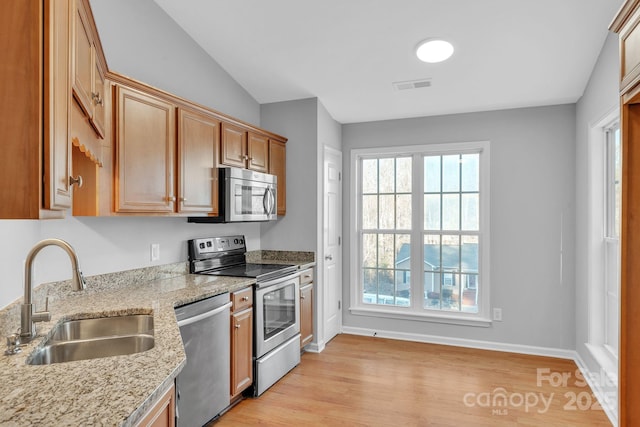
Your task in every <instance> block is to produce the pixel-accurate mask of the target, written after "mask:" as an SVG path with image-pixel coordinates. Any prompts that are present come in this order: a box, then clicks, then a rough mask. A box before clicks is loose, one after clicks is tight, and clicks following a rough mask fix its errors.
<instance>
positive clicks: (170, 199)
mask: <svg viewBox="0 0 640 427" xmlns="http://www.w3.org/2000/svg"><path fill="white" fill-rule="evenodd" d="M164 200H165V202H175V201H176V198H175V197H174V196H169V197H165V198H164Z"/></svg>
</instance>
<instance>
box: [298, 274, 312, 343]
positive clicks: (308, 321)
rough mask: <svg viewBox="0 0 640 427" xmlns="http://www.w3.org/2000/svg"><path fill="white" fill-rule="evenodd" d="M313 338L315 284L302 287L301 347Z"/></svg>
mask: <svg viewBox="0 0 640 427" xmlns="http://www.w3.org/2000/svg"><path fill="white" fill-rule="evenodd" d="M312 339H313V284H309V285H307V286H303V287H301V288H300V347H301V348H302V347H304V346H305V345H307V344H309V343H310V342H311V340H312Z"/></svg>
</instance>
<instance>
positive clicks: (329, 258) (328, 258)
mask: <svg viewBox="0 0 640 427" xmlns="http://www.w3.org/2000/svg"><path fill="white" fill-rule="evenodd" d="M324 259H326V260H327V261H331V260H332V259H333V256H331V255H327V256H326V257H324Z"/></svg>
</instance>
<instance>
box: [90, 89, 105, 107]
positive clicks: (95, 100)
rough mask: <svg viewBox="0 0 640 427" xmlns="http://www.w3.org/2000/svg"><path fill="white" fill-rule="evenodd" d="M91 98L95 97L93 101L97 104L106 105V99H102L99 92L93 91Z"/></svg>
mask: <svg viewBox="0 0 640 427" xmlns="http://www.w3.org/2000/svg"><path fill="white" fill-rule="evenodd" d="M91 99H93V102H94V103H95V104H96V105H104V100H103V99H102V97H101V96H100V94H99V93H96V92H91Z"/></svg>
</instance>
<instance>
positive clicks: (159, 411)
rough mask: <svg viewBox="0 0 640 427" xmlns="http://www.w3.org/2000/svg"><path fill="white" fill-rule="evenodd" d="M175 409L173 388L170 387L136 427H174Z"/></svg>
mask: <svg viewBox="0 0 640 427" xmlns="http://www.w3.org/2000/svg"><path fill="white" fill-rule="evenodd" d="M175 407H176V404H175V387H174V386H173V385H172V386H171V387H170V388H169V390H167V391H166V392H165V393H164V394H163V395H162V397H160V399H158V401H157V402H156V404H155V405H154V406H153V407H152V408H151V409H150V410H149V412H147V414H146V415H145V416H144V418H143V419H142V420H141V421H140V422H139V423H137V424H136V427H174V426H175V425H176V415H175V413H176V410H175Z"/></svg>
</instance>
